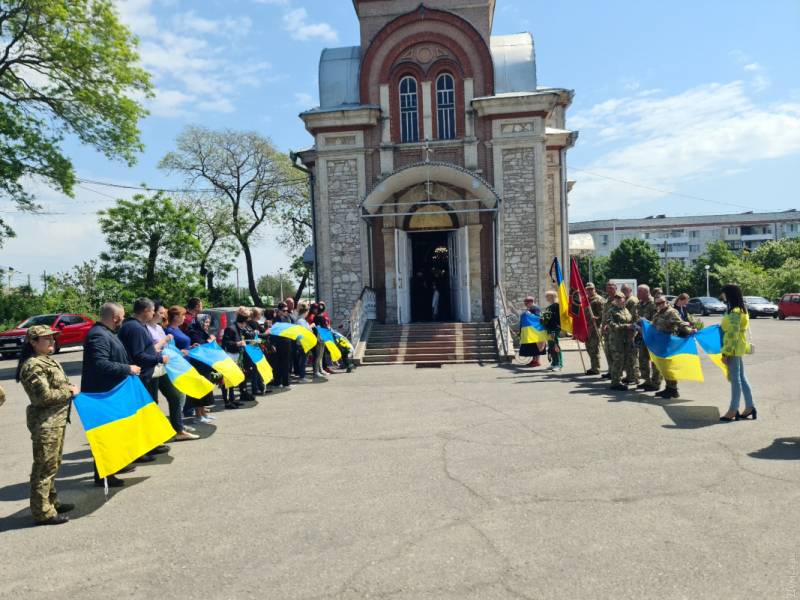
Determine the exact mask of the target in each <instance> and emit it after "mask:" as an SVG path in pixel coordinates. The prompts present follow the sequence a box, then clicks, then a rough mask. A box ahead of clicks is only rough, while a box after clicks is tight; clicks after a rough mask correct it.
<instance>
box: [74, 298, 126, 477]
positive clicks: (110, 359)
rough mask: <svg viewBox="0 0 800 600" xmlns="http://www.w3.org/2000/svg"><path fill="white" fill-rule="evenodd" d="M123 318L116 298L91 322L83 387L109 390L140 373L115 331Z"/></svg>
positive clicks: (84, 360) (95, 475) (85, 346)
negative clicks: (115, 300) (96, 319)
mask: <svg viewBox="0 0 800 600" xmlns="http://www.w3.org/2000/svg"><path fill="white" fill-rule="evenodd" d="M124 318H125V309H124V308H122V306H120V305H119V304H116V303H115V302H106V303H105V304H104V305H103V306H102V307H101V308H100V320H99V321H97V322H96V323H95V324H94V325H92V328H91V329H90V330H89V333H88V334H87V335H86V341H84V343H83V367H82V369H81V391H83V392H91V393H99V392H108V391H109V390H113V389H114V388H115V387H117V385H119V384H120V383H122V382H123V381H124V380H125V378H126V377H128V376H129V375H139V373H140V372H141V369H140V368H139V367H138V366H137V365H132V364H130V360H129V358H128V353H127V352H126V351H125V347H124V346H123V345H122V342H120V341H119V339H118V338H117V336H116V335H115V333H114V332H115V331H116V330H117V329H118V328H119V326H120V323H122V320H123V319H124ZM132 470H133V467H126V468H125V469H123V472H126V473H127V472H130V471H132ZM107 480H108V485H109V486H110V487H120V486H122V485H124V483H125V482H124V481H123V480H122V479H118V478H117V477H116V476H115V475H110V476H109V477H108V478H107ZM94 483H95V485H103V481H102V480H101V479H100V477H99V476H98V474H97V468H95V471H94Z"/></svg>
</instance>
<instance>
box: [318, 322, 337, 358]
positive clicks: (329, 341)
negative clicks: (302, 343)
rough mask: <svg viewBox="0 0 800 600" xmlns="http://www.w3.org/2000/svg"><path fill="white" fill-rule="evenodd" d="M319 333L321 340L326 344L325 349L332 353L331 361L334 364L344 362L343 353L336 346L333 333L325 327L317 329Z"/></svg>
mask: <svg viewBox="0 0 800 600" xmlns="http://www.w3.org/2000/svg"><path fill="white" fill-rule="evenodd" d="M317 331H319V339H321V340H322V341H323V342H324V343H325V348H326V349H327V350H328V352H330V353H331V360H332V361H333V362H337V361H340V360H342V351H341V350H340V349H339V346H337V345H336V340H335V339H334V338H333V332H332V331H331V330H330V329H327V328H325V327H317Z"/></svg>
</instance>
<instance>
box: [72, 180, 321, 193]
mask: <svg viewBox="0 0 800 600" xmlns="http://www.w3.org/2000/svg"><path fill="white" fill-rule="evenodd" d="M76 181H78V182H80V183H89V184H92V185H100V186H103V187H109V188H116V189H121V190H138V191H146V192H164V193H166V194H192V193H204V194H209V193H211V194H219V193H221V191H220V190H218V189H216V188H183V189H174V188H172V189H171V188H158V187H148V186H146V185H139V186H134V185H122V184H119V183H111V182H109V181H98V180H96V179H85V178H83V177H78V178H76ZM307 181H308V180H307V179H306V178H292V179H278V180H276V181H273V182H271V183H270V185H271V186H273V187H274V186H278V185H292V184H295V183H306V182H307Z"/></svg>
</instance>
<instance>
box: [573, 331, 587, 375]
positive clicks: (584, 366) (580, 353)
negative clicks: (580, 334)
mask: <svg viewBox="0 0 800 600" xmlns="http://www.w3.org/2000/svg"><path fill="white" fill-rule="evenodd" d="M573 339H574V338H573ZM575 343H576V344H578V356H580V357H581V365H583V371H584V373H585V372H586V361H585V360H583V350H581V341H580V340H577V339H576V340H575Z"/></svg>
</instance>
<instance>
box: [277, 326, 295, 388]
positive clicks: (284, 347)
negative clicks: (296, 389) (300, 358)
mask: <svg viewBox="0 0 800 600" xmlns="http://www.w3.org/2000/svg"><path fill="white" fill-rule="evenodd" d="M271 338H272V339H271V341H272V343H273V345H274V346H275V362H274V363H273V369H274V370H275V374H274V376H273V378H272V385H274V386H279V385H282V386H284V387H289V369H290V364H289V363H290V361H291V358H292V344H294V342H293V341H292V340H290V339H288V338H285V337H280V336H277V335H274V336H271Z"/></svg>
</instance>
